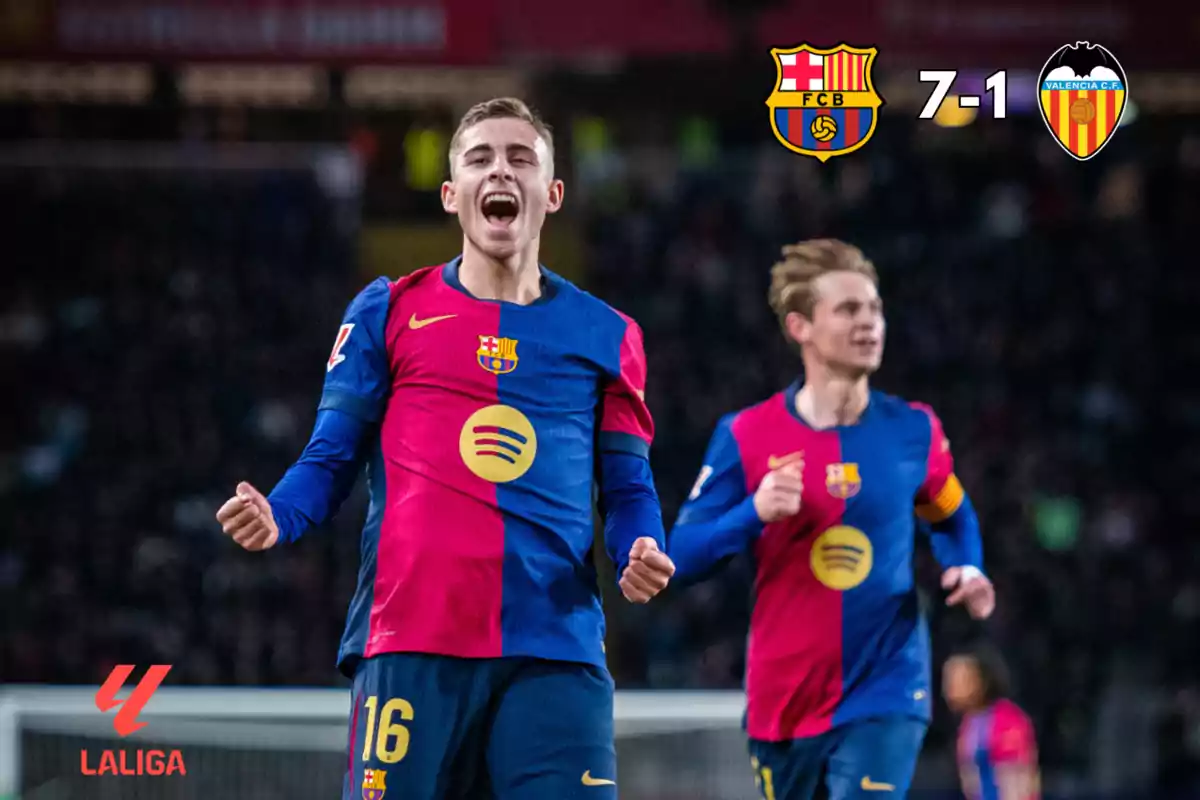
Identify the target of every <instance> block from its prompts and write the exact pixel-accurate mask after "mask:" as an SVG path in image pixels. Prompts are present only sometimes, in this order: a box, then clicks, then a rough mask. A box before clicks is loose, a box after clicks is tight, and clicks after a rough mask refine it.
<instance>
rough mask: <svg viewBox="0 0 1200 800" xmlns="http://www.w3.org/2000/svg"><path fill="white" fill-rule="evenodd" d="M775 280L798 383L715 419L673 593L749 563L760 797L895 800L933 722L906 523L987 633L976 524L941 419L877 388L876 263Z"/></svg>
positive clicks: (749, 723)
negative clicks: (929, 538) (796, 359)
mask: <svg viewBox="0 0 1200 800" xmlns="http://www.w3.org/2000/svg"><path fill="white" fill-rule="evenodd" d="M771 279H772V280H771V291H770V303H771V307H772V308H773V309H774V311H775V313H776V315H777V316H778V318H779V322H780V325H781V326H782V328H783V331H784V334H785V336H786V337H787V338H788V340H789V343H791V344H794V345H795V346H796V347H798V348H799V350H800V353H801V356H802V359H803V364H804V377H803V379H802V380H798V381H796V382H795V383H794V384H792V385H791V386H790V387H789V388H787V389H786V390H784V391H783V392H780V393H778V394H775V395H773V396H772V397H770V398H769V399H767V400H765V401H763V402H762V403H759V404H758V405H755V406H752V407H750V408H747V409H744V410H742V411H739V412H736V413H733V414H729V415H727V416H725V417H724V418H722V419H721V421H720V423H719V424H718V425H717V429H716V432H715V433H714V434H713V437H712V440H711V442H710V444H709V448H708V453H707V455H706V456H705V460H704V466H703V467H702V468H701V470H700V475H699V477H698V478H697V480H696V483H695V486H694V487H693V489H692V492H691V494H690V495H689V497H688V501H687V502H686V503H685V504H684V506H683V508H682V509H681V511H680V513H679V518H678V520H677V522H676V524H675V527H674V529H673V530H672V532H671V534H670V537H669V549H668V552H669V553H670V554H671V557H672V558H673V559H674V560H675V562H676V565H677V567H678V570H679V574H678V579H680V580H688V579H695V578H697V577H701V576H704V575H706V574H708V573H709V572H711V571H712V570H713V568H714V567H716V566H718V565H720V564H721V563H723V562H724V561H727V560H728V559H730V558H732V557H733V556H735V555H737V554H739V553H743V552H747V551H749V552H751V553H752V554H753V557H754V559H755V561H756V563H757V578H756V580H755V605H754V609H753V612H752V616H751V622H750V641H749V650H748V655H747V659H746V693H747V706H748V707H747V715H746V729H747V733H748V735H749V737H750V753H751V756H752V764H753V767H754V769H755V771H756V777H757V779H758V783H759V786H760V788H761V790H762V793H763V796H764V797H766V798H767V799H768V800H807V798H810V797H814V796H818V794H819V793H820V796H829V797H833V798H849V797H860V796H863V797H873V796H876V795H877V794H879V793H894V794H896V795H898V796H904V795H905V793H906V792H907V791H908V786H909V784H910V782H911V780H912V775H913V771H914V769H915V767H916V762H917V756H918V754H919V752H920V749H921V743H922V741H923V739H924V736H925V731H926V727H927V725H928V722H929V718H930V674H929V673H930V669H929V658H930V654H929V642H928V631H927V628H926V624H925V621H924V619H923V618H922V616H921V613H920V609H919V604H918V597H917V591H916V587H915V586H914V580H913V570H912V557H913V544H914V539H915V525H914V517H913V511H914V507H915V509H916V512H917V513H918V514H919V515H920V516H921V517H922V518H923V519H925V520H928V521H929V522H930V523H931V526H932V528H933V530H934V532H935V534H936V535H938V536H939V537H941V541H940V544H939V546H938V547H937V548H936V550H935V552H936V554H937V555H938V557H939V560H941V561H942V564H943V567H944V569H945V571H944V573H943V576H942V585H943V587H944V588H945V589H946V590H947V591H948V592H949V596H948V597H947V603H949V604H951V605H957V604H960V603H962V604H965V605H966V607H967V609H968V610H969V612H970V613H971V615H972V616H973V617H975V618H984V617H987V616H989V615H990V614H991V613H992V610H993V607H994V602H995V598H994V593H993V589H992V585H991V582H990V581H989V580H988V579H987V578H986V577H985V576H984V574H983V572H982V570H981V568H982V545H981V541H980V534H979V525H978V521H977V520H976V517H975V512H974V510H973V508H972V506H971V503H970V501H969V499H968V498H967V496H966V494H965V493H964V491H963V488H962V486H961V484H960V483H959V481H958V478H957V477H955V475H954V470H953V462H952V459H951V455H950V447H949V442H948V441H947V439H946V437H945V435H944V434H943V432H942V428H941V423H940V422H939V420H938V418H937V416H936V415H935V414H934V413H933V411H932V410H931V409H930V408H928V407H927V406H923V405H919V404H912V403H907V402H905V401H903V400H900V399H897V398H895V397H891V396H889V395H886V394H883V393H880V392H876V391H871V390H870V388H869V380H870V376H871V374H872V373H874V372H875V371H876V370H877V369H878V368H879V365H880V361H881V359H882V355H883V341H884V316H883V304H882V302H881V300H880V297H879V293H878V288H877V276H876V272H875V268H874V266H873V265H872V264H871V262H869V261H868V260H867V259H866V258H865V257H864V256H863V254H862V252H861V251H860V250H859V249H858V248H856V247H853V246H851V245H848V244H845V243H843V242H840V241H835V240H814V241H807V242H802V243H800V244H798V245H793V246H788V247H785V248H784V249H783V260H782V261H780V262H779V263H777V264H776V265H775V266H774V268H773V270H772V275H771Z"/></svg>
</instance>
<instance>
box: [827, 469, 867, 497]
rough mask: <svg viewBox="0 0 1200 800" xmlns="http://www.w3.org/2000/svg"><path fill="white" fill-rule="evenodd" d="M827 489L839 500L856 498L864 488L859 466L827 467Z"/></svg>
mask: <svg viewBox="0 0 1200 800" xmlns="http://www.w3.org/2000/svg"><path fill="white" fill-rule="evenodd" d="M825 488H827V489H828V490H829V493H830V494H831V495H833V496H834V497H836V498H838V499H839V500H845V499H846V498H848V497H854V495H856V494H858V490H859V489H861V488H862V478H861V477H859V474H858V464H829V465H827V466H826V467H825Z"/></svg>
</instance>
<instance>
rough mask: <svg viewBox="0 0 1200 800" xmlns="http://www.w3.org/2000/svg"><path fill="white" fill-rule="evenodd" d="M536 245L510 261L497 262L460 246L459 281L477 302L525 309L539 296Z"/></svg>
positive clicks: (469, 247)
mask: <svg viewBox="0 0 1200 800" xmlns="http://www.w3.org/2000/svg"><path fill="white" fill-rule="evenodd" d="M537 253H538V248H537V242H533V243H532V244H531V245H530V246H529V247H528V248H526V250H524V251H522V252H520V253H517V254H516V255H514V256H513V257H512V258H507V259H503V260H497V259H494V258H491V257H490V256H488V255H486V254H484V253H482V252H480V251H479V250H477V249H475V248H474V247H472V246H471V242H470V241H469V240H468V241H466V242H464V244H463V258H462V263H460V264H459V267H458V280H459V283H461V284H462V286H463V288H464V289H466V290H467V291H468V292H470V293H471V295H472V296H473V297H478V298H479V299H480V300H501V301H503V302H506V303H516V304H518V305H528V304H530V303H532V302H533V301H535V300H537V299H538V298H539V297H541V296H542V273H541V268H540V267H539V266H538V258H537Z"/></svg>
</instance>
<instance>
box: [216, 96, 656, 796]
mask: <svg viewBox="0 0 1200 800" xmlns="http://www.w3.org/2000/svg"><path fill="white" fill-rule="evenodd" d="M450 164H451V179H450V180H449V181H448V182H446V183H445V184H444V186H443V188H442V201H443V205H444V207H445V210H446V211H447V212H448V213H450V214H455V215H457V216H458V219H459V222H460V223H461V225H462V230H463V253H462V255H461V256H459V257H457V258H455V259H453V260H452V261H450V262H449V263H447V264H444V265H442V266H438V267H427V268H425V269H421V270H418V271H416V272H415V273H413V274H411V275H409V276H407V277H406V278H403V279H401V280H398V281H394V282H393V281H389V280H387V279H383V278H381V279H378V280H376V281H375V282H373V283H371V284H370V285H369V286H368V287H367V288H366V289H364V290H363V291H362V292H361V293H360V294H359V296H358V297H357V298H356V299H355V300H354V302H353V303H351V305H350V307H349V310H348V311H347V313H346V316H345V319H344V323H343V325H342V326H341V328H340V330H339V332H338V335H337V338H336V342H335V345H334V348H333V352H332V354H331V355H330V357H329V362H328V364H327V367H326V370H327V376H326V380H325V389H324V393H323V395H322V398H321V402H320V406H319V413H318V417H317V422H316V429H315V430H314V432H313V435H312V439H311V441H310V443H309V445H308V447H307V449H306V450H305V451H304V454H303V455H302V456H301V458H300V460H299V461H298V462H297V463H296V464H295V465H294V466H293V467H292V468H291V469H290V470H289V471H288V473H287V474H286V475H285V476H284V478H283V479H282V480H281V481H280V482H279V484H278V485H277V486H276V487H275V489H274V491H273V492H272V493H271V495H270V496H269V497H266V498H264V497H263V495H262V494H261V493H259V492H258V490H256V489H255V488H254V487H253V486H251V485H250V484H248V483H241V484H239V485H238V487H237V493H236V495H235V496H234V497H232V498H231V499H230V500H229V501H227V502H226V503H225V504H224V506H222V508H221V509H220V511H219V512H218V515H217V517H218V519H219V520H220V522H221V523H222V525H223V527H224V530H225V532H226V533H228V534H229V535H230V536H232V537H233V539H234V540H235V541H237V542H238V543H239V544H240V545H242V546H243V547H244V548H246V549H248V550H261V549H264V548H268V547H271V546H273V545H275V544H276V543H277V542H279V541H283V542H289V541H293V540H295V539H297V538H298V537H299V536H300V535H301V534H303V533H304V532H305V531H306V530H308V529H309V528H311V527H313V526H314V525H318V524H321V523H323V522H325V521H326V520H328V519H329V518H330V517H331V516H332V515H333V514H334V513H335V512H336V511H337V509H338V507H339V506H340V505H341V503H342V502H343V500H344V499H345V497H346V495H347V493H348V492H349V491H350V488H351V487H352V485H353V484H354V482H355V479H356V477H357V475H358V473H359V471H360V468H361V466H362V464H363V463H364V462H366V464H367V475H368V481H369V484H370V493H371V508H370V511H369V514H368V518H367V522H366V526H365V528H364V531H363V548H362V549H363V558H362V566H361V569H360V572H359V580H358V589H357V591H356V593H355V595H354V599H353V601H352V603H351V606H350V613H349V619H348V621H347V624H346V631H345V634H344V636H343V639H342V644H341V649H340V652H339V655H338V662H339V668H340V669H341V670H342V671H343V672H344V673H345V674H346V675H347V676H352V677H353V680H354V686H353V705H352V717H351V724H350V753H349V756H350V769H349V772H348V776H347V781H346V784H345V788H344V795H345V797H346V798H356V797H367V796H371V797H382V796H383V794H384V792H385V791H386V790H387V789H391V790H392V792H393V793H395V794H397V795H398V796H400V797H404V798H406V800H442V798H460V797H461V798H474V797H484V796H489V794H488V792H491V793H493V794H492V795H490V796H495V797H498V798H502V799H503V798H547V800H550V799H551V798H554V799H555V800H557V798H565V797H574V796H576V794H577V793H579V794H581V795H582V796H586V797H589V798H605V797H608V798H615V797H616V783H615V780H616V764H615V752H614V746H613V699H612V693H613V681H612V679H611V677H610V676H609V673H608V671H607V668H606V665H605V656H604V644H603V642H604V619H603V614H602V611H601V605H600V599H599V589H598V586H597V574H596V569H595V566H594V564H593V562H592V555H591V553H592V543H593V519H592V487H593V476H594V475H596V474H597V470H598V474H599V479H600V491H601V506H602V509H603V511H604V512H605V515H606V527H605V541H606V545H607V549H608V553H609V556H610V557H611V558H612V560H613V561H614V562H615V563H616V564H617V566H618V571H619V574H620V576H621V578H620V583H621V588H622V591H623V592H624V594H625V597H626V598H628V599H629V600H631V601H634V602H646V601H647V600H649V599H650V598H651V597H653V596H654V595H655V594H657V593H658V592H659V591H661V590H662V589H663V588H664V587H665V586H666V584H667V581H668V579H669V578H670V575H671V573H672V571H673V567H672V565H671V563H670V560H669V559H667V557H666V556H665V555H664V554H663V553H662V552H661V548H660V546H661V543H662V540H663V531H662V518H661V511H660V509H659V505H658V497H657V494H656V493H655V489H654V483H653V480H652V478H651V474H650V468H649V462H648V452H649V446H650V441H651V439H652V435H653V423H652V421H651V417H650V414H649V412H648V410H647V408H646V405H645V402H644V399H643V397H644V387H645V380H646V367H645V357H644V354H643V345H642V339H641V332H640V330H639V329H638V327H637V325H636V324H635V323H634V322H633V321H632V320H630V319H629V318H628V317H625V316H623V315H621V314H620V313H618V312H616V311H614V310H613V309H612V308H610V307H609V306H607V305H606V304H604V303H602V302H600V301H599V300H597V299H595V298H594V297H592V296H591V295H589V294H587V293H585V292H583V291H581V290H579V289H577V288H576V287H575V286H573V285H572V284H570V283H569V282H567V281H565V280H564V279H562V278H560V277H559V276H557V275H555V274H553V273H551V272H550V271H549V270H546V269H545V268H543V267H541V266H540V265H539V262H538V250H539V237H540V234H541V229H542V225H543V222H544V220H545V216H546V214H548V213H553V212H555V211H557V210H558V208H559V207H560V205H561V204H562V201H563V184H562V181H561V180H558V179H556V178H555V177H554V154H553V142H552V139H551V135H550V132H549V130H548V129H547V127H546V125H545V124H544V123H543V122H542V121H541V120H540V119H539V118H538V117H536V116H534V115H533V114H532V113H531V112H530V110H529V109H528V108H527V107H526V106H525V104H524V103H522V102H521V101H519V100H515V99H510V98H504V99H497V100H492V101H489V102H484V103H481V104H479V105H477V106H475V107H473V108H471V109H470V110H469V111H468V112H467V113H466V115H465V116H464V117H463V119H462V121H461V124H460V125H459V129H458V131H457V132H456V133H455V135H454V137H453V139H452V140H451V145H450ZM597 461H598V464H597ZM547 698H553V703H548V702H546V700H547ZM398 724H400V725H403V726H404V728H403V729H404V730H405V733H404V734H403V735H402V736H397V735H395V729H396V727H397V725H398Z"/></svg>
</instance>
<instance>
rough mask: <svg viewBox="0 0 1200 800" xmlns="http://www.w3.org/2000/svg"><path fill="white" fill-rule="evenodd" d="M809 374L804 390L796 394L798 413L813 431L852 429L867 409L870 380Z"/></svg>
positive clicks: (810, 372) (807, 374)
mask: <svg viewBox="0 0 1200 800" xmlns="http://www.w3.org/2000/svg"><path fill="white" fill-rule="evenodd" d="M815 372H816V374H814V371H806V378H805V381H804V386H803V387H801V389H800V391H799V392H797V393H796V413H797V414H799V415H800V418H801V419H803V420H804V421H806V422H807V423H808V424H809V425H812V426H813V427H814V428H833V427H836V426H838V425H853V424H854V423H856V422H858V420H859V418H860V417H861V416H862V414H863V412H864V411H866V409H867V403H868V402H869V400H870V394H871V389H870V384H869V383H868V381H867V376H866V375H863V376H861V377H857V378H848V377H842V376H836V375H828V374H824V375H822V374H821V373H820V371H819V370H817V371H815Z"/></svg>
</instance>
